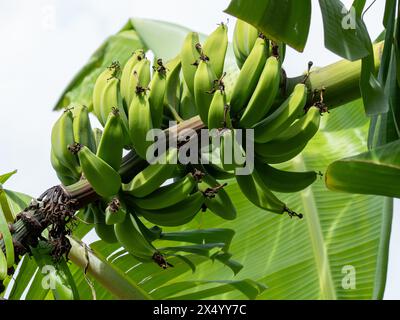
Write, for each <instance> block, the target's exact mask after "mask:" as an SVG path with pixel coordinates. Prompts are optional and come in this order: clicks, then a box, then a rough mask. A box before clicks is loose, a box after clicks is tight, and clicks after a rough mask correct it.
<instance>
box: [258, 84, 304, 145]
mask: <svg viewBox="0 0 400 320" xmlns="http://www.w3.org/2000/svg"><path fill="white" fill-rule="evenodd" d="M306 102H307V87H306V85H305V84H303V83H300V84H297V85H296V87H295V88H294V90H293V93H292V94H291V95H290V97H288V98H287V99H286V100H285V101H284V102H283V103H282V105H281V106H280V107H279V108H278V109H276V110H275V111H274V112H273V113H272V114H271V115H269V116H268V117H267V118H265V119H264V120H262V121H261V122H259V123H258V124H257V125H255V126H254V140H255V141H256V142H258V143H265V142H268V141H270V140H272V139H274V138H275V137H276V136H277V135H278V134H280V133H281V132H282V131H283V130H285V129H286V128H287V127H289V125H291V124H292V123H293V121H294V120H296V119H297V118H298V117H299V116H300V115H301V114H302V112H304V111H303V109H304V107H305V105H306Z"/></svg>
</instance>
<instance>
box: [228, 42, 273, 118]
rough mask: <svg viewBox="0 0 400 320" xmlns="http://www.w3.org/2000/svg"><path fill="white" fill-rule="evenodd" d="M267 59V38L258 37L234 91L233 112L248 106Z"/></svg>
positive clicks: (231, 104)
mask: <svg viewBox="0 0 400 320" xmlns="http://www.w3.org/2000/svg"><path fill="white" fill-rule="evenodd" d="M266 60H267V50H266V40H265V39H263V38H257V40H256V42H255V44H254V47H253V49H252V50H251V52H250V55H249V56H248V58H247V59H246V61H245V63H244V64H243V67H242V69H241V70H240V72H239V76H238V78H237V80H236V83H235V86H234V89H233V91H232V96H231V101H230V106H231V111H232V114H237V113H238V112H240V111H241V110H242V109H243V108H245V107H246V105H247V103H248V102H249V100H250V98H251V95H252V93H253V92H254V90H255V88H256V86H257V83H258V79H259V78H260V75H261V73H262V71H263V68H264V65H265V62H266Z"/></svg>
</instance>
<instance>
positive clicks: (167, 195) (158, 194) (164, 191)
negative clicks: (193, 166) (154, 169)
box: [135, 173, 197, 210]
mask: <svg viewBox="0 0 400 320" xmlns="http://www.w3.org/2000/svg"><path fill="white" fill-rule="evenodd" d="M196 185H197V179H196V177H195V176H194V175H193V174H192V173H188V174H187V175H186V176H185V177H183V178H181V179H179V180H177V181H175V182H173V183H171V184H169V185H166V186H163V187H160V188H158V189H157V190H155V191H153V192H152V193H150V194H149V195H148V196H146V197H144V198H136V199H135V204H136V205H137V206H138V207H140V208H142V209H146V210H157V209H162V208H166V207H170V206H172V205H175V204H177V203H178V202H181V201H183V200H185V199H186V198H187V197H188V196H189V194H190V193H191V192H192V191H193V189H194V188H195V187H196Z"/></svg>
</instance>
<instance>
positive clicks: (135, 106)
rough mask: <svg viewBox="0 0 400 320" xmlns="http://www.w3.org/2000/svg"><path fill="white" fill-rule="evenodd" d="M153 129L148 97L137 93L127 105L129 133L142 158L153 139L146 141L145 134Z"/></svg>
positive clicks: (144, 156) (144, 157)
mask: <svg viewBox="0 0 400 320" xmlns="http://www.w3.org/2000/svg"><path fill="white" fill-rule="evenodd" d="M152 129H153V122H152V117H151V110H150V103H149V97H148V95H147V94H146V92H144V93H137V94H135V96H134V97H133V99H132V103H131V105H130V107H129V134H130V137H131V141H132V145H133V148H134V149H135V151H136V153H137V154H138V155H139V156H140V157H141V158H143V159H146V153H147V150H148V148H149V147H150V146H151V145H152V144H153V143H154V141H147V140H146V138H147V134H148V133H149V131H150V130H152Z"/></svg>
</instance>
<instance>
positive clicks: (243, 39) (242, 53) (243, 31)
mask: <svg viewBox="0 0 400 320" xmlns="http://www.w3.org/2000/svg"><path fill="white" fill-rule="evenodd" d="M258 34H259V33H258V30H257V29H256V28H254V27H253V26H252V25H250V24H248V23H247V22H244V21H243V20H240V19H237V20H236V24H235V29H234V31H233V52H234V54H235V57H236V62H237V65H238V67H239V68H242V66H243V64H244V63H245V61H246V59H247V57H248V56H249V55H250V52H251V50H252V49H253V47H254V44H255V42H256V40H257V37H258Z"/></svg>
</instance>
